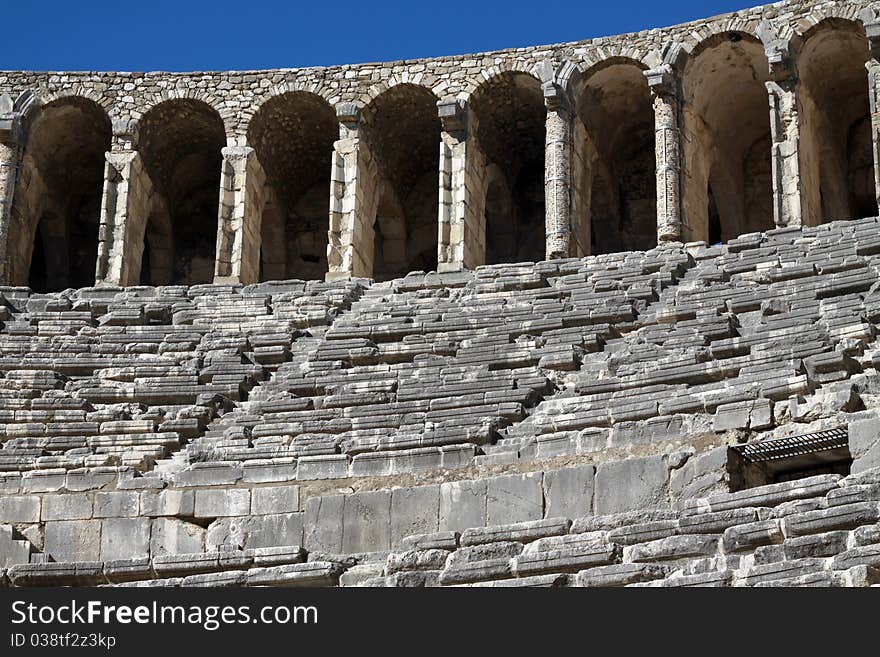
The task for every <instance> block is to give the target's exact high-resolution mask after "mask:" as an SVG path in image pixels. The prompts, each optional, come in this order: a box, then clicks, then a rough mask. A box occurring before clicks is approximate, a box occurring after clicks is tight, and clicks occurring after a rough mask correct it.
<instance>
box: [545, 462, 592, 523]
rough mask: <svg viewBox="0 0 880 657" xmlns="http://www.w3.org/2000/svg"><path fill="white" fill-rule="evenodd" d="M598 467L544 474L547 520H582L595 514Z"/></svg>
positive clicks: (561, 470)
mask: <svg viewBox="0 0 880 657" xmlns="http://www.w3.org/2000/svg"><path fill="white" fill-rule="evenodd" d="M595 480H596V466H594V465H582V466H578V467H575V468H562V469H560V470H550V471H547V472H545V473H544V480H543V487H544V500H545V503H546V508H545V509H544V515H545V517H547V518H580V517H582V516H588V515H590V514H591V513H592V512H593V490H594V488H595Z"/></svg>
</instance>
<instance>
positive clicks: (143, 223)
mask: <svg viewBox="0 0 880 657" xmlns="http://www.w3.org/2000/svg"><path fill="white" fill-rule="evenodd" d="M133 133H134V126H133V123H130V122H128V121H114V122H113V145H112V150H111V151H110V152H109V153H106V154H105V156H104V157H105V159H106V163H105V165H104V192H103V195H102V197H101V217H100V224H99V226H98V261H97V264H96V266H95V284H96V285H122V286H126V285H137V284H138V283H139V282H140V273H141V258H142V256H143V250H144V232H145V231H146V228H147V219H148V218H149V213H150V197H151V195H152V193H153V184H152V182H151V181H150V177H149V175H148V174H147V172H146V170H145V169H144V164H143V160H142V159H141V156H140V153H138V152H137V151H136V150H134V135H133Z"/></svg>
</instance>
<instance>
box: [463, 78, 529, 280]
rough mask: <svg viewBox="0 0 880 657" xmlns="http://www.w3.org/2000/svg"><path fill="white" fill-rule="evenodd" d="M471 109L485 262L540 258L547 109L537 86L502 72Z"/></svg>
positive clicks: (485, 85)
mask: <svg viewBox="0 0 880 657" xmlns="http://www.w3.org/2000/svg"><path fill="white" fill-rule="evenodd" d="M470 106H471V109H472V111H473V112H474V114H475V115H476V118H477V126H478V127H477V134H476V136H477V141H478V144H479V147H480V149H481V150H482V152H483V154H484V155H485V158H486V160H487V161H486V163H485V171H484V172H483V176H482V179H483V180H482V184H483V187H484V190H483V194H484V196H483V199H482V200H483V202H484V206H483V207H484V215H483V217H484V220H485V230H486V236H485V241H486V251H485V263H486V264H498V263H504V262H524V261H530V262H536V261H539V260H543V259H544V253H545V243H546V241H545V228H544V222H545V216H544V141H545V136H544V135H545V120H546V110H545V108H544V97H543V94H542V92H541V85H540V83H539V82H538V81H537V80H536V79H535V78H534V77H532V76H531V75H528V74H525V73H516V72H506V73H502V74H499V75H497V76H495V77H493V78H491V79H490V80H488V81H486V82H485V83H483V84H482V85H481V86H480V87H479V88H478V89H477V90H476V91H475V92H474V93H473V95H472V97H471V100H470Z"/></svg>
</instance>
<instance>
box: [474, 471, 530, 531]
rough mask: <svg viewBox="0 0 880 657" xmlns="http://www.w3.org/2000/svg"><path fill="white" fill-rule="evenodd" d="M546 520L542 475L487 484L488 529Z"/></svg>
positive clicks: (494, 479) (527, 475)
mask: <svg viewBox="0 0 880 657" xmlns="http://www.w3.org/2000/svg"><path fill="white" fill-rule="evenodd" d="M543 517H544V495H543V490H542V473H540V472H529V473H526V474H521V475H505V476H502V477H492V478H491V479H489V480H488V481H487V488H486V524H487V525H506V524H510V523H513V522H523V521H526V520H540V519H541V518H543Z"/></svg>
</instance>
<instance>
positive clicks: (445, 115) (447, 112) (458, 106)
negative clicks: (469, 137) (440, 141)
mask: <svg viewBox="0 0 880 657" xmlns="http://www.w3.org/2000/svg"><path fill="white" fill-rule="evenodd" d="M437 116H438V117H439V119H440V123H441V125H442V126H443V130H444V131H445V132H449V133H465V132H467V128H468V106H467V103H466V102H465V101H464V100H462V99H460V98H450V99H448V100H438V101H437Z"/></svg>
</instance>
